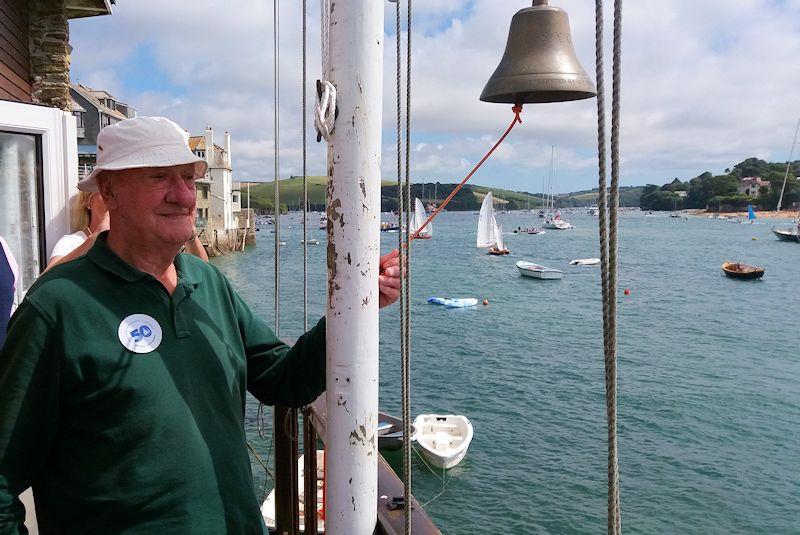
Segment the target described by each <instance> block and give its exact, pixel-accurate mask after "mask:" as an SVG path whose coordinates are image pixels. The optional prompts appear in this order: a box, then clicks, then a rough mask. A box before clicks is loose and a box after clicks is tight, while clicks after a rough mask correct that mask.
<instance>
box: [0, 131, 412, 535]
mask: <svg viewBox="0 0 800 535" xmlns="http://www.w3.org/2000/svg"><path fill="white" fill-rule="evenodd" d="M187 138H188V135H187V134H186V132H184V131H183V130H182V129H181V128H180V127H179V126H178V125H176V124H175V123H173V122H172V121H169V120H168V119H164V118H160V117H137V118H134V119H127V120H124V121H120V122H118V123H116V124H113V125H110V126H107V127H105V128H103V130H101V131H100V134H99V135H98V139H97V141H98V143H97V145H98V165H97V166H96V167H95V169H94V171H93V172H92V173H91V174H90V175H89V176H88V177H87V178H85V179H83V180H82V181H81V182H80V183H79V184H78V187H79V189H81V190H83V191H100V192H101V194H102V196H103V200H104V201H105V203H106V205H107V206H108V210H109V214H110V221H111V224H110V228H109V230H107V231H104V232H101V233H99V234H98V235H97V237H96V239H95V241H94V245H93V246H92V247H91V249H89V251H88V252H87V253H86V254H85V255H83V256H82V257H81V258H78V259H75V260H74V261H72V262H69V263H66V264H63V265H61V266H59V267H58V268H57V269H54V270H51V271H50V272H48V273H45V274H44V275H42V276H41V277H40V278H39V279H38V280H37V281H36V283H35V284H34V285H33V286H32V287H31V289H30V290H29V291H28V293H27V295H26V297H25V299H24V301H23V302H22V303H21V304H20V306H19V308H18V309H17V312H16V313H15V314H14V317H13V318H12V319H11V322H10V323H9V328H8V337H7V338H6V343H5V345H4V346H3V347H2V349H0V533H4V534H5V533H17V532H18V531H20V524H21V522H22V520H23V509H22V506H21V504H20V501H19V499H18V498H17V496H18V495H19V493H20V492H22V491H23V490H24V489H26V488H27V487H29V486H32V487H33V493H34V497H35V499H36V514H37V520H38V525H39V533H40V534H42V535H47V534H56V533H69V534H72V533H76V534H77V533H80V534H94V533H97V534H100V533H103V534H105V533H159V534H160V533H169V534H171V533H176V534H177V533H179V534H184V533H186V534H192V535H217V534H222V533H231V534H233V533H236V534H248V535H249V534H266V527H265V526H264V522H263V518H262V515H261V511H260V509H259V504H258V500H257V499H256V494H255V491H254V486H253V474H252V472H251V469H250V459H249V453H248V451H247V438H246V434H245V425H244V408H245V403H246V398H245V395H246V392H247V391H249V392H250V393H251V394H253V395H254V396H255V397H256V398H257V399H258V400H260V401H261V402H263V403H266V404H268V405H274V404H280V405H284V406H289V407H300V406H303V405H305V404H308V403H310V402H312V401H313V400H314V399H316V398H317V396H319V395H320V394H321V393H322V391H323V390H324V389H325V366H326V351H325V349H326V343H325V339H326V329H325V318H322V319H320V320H319V322H318V323H317V325H316V326H314V327H313V328H311V329H310V330H309V331H308V332H306V333H305V334H303V335H302V336H300V337H299V338H298V339H297V342H296V343H295V344H294V345H293V346H291V347H290V346H288V345H287V344H285V343H284V342H282V341H281V340H279V339H278V338H277V337H276V336H275V333H273V331H272V330H271V329H270V328H269V327H268V326H267V325H266V324H265V323H264V321H263V320H261V319H260V318H258V317H257V316H256V315H255V314H253V312H252V311H251V310H250V307H248V306H247V304H246V303H245V301H244V299H242V297H241V296H240V295H239V294H238V293H237V292H236V290H234V288H233V286H232V285H231V283H230V281H228V279H227V278H226V277H225V276H224V275H223V274H222V273H221V272H220V271H219V270H218V269H217V268H216V267H215V266H213V265H212V264H210V263H208V262H202V261H200V260H199V259H197V258H196V257H194V256H192V255H189V254H179V251H180V249H181V247H182V246H183V245H184V244H185V243H186V242H187V241H188V240H189V239H190V238H192V236H193V235H194V232H195V228H194V220H195V214H196V197H195V195H196V193H195V191H196V190H195V180H196V179H198V178H200V177H203V176H205V173H206V170H207V164H206V162H205V160H203V159H201V158H199V157H197V156H196V155H195V154H194V153H192V151H191V150H190V149H189V145H188V142H187ZM397 256H398V252H397V250H394V251H392V252H391V253H389V254H387V255H384V256H383V257H382V258H380V260H379V265H378V266H377V267H378V268H379V275H378V276H377V277H376V278H377V280H376V281H375V288H374V290H373V292H372V293H371V295H374V297H376V299H372V300H371V304H370V306H379V307H385V306H388V305H390V304H392V303H394V302H395V301H396V300H397V299H398V297H399V295H400V267H399V262H398V257H397ZM253 276H258V275H257V274H255V273H254V274H253ZM254 298H256V299H259V298H260V296H258V297H256V296H254ZM365 305H366V303H365Z"/></svg>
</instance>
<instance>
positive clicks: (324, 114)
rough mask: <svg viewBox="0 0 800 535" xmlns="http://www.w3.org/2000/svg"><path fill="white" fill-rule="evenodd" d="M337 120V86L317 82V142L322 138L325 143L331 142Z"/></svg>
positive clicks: (315, 117)
mask: <svg viewBox="0 0 800 535" xmlns="http://www.w3.org/2000/svg"><path fill="white" fill-rule="evenodd" d="M335 120H336V86H334V85H333V84H332V83H330V82H328V81H327V80H322V81H318V82H317V103H316V108H315V111H314V127H316V129H317V134H318V135H317V141H319V138H320V136H321V137H323V138H325V141H328V142H329V141H330V140H331V134H332V133H333V129H334V126H335V125H334V121H335Z"/></svg>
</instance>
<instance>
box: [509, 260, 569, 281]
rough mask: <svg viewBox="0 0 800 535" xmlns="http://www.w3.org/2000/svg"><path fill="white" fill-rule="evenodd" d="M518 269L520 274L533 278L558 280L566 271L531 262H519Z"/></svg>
mask: <svg viewBox="0 0 800 535" xmlns="http://www.w3.org/2000/svg"><path fill="white" fill-rule="evenodd" d="M517 269H518V270H519V273H520V275H522V276H524V277H530V278H532V279H544V280H557V279H562V278H564V272H563V271H561V270H560V269H553V268H549V267H545V266H540V265H539V264H533V263H531V262H517Z"/></svg>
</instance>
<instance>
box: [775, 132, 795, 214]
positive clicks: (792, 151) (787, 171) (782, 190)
mask: <svg viewBox="0 0 800 535" xmlns="http://www.w3.org/2000/svg"><path fill="white" fill-rule="evenodd" d="M798 130H800V118H798V119H797V126H796V127H795V129H794V139H792V148H791V149H789V161H788V162H787V163H786V174H785V175H783V186H781V196H780V198H779V199H778V207H777V208H775V211H776V212H780V211H781V203H783V192H784V191H786V179H787V178H789V169H790V168H791V166H792V157H793V156H794V146H795V145H796V144H797V131H798Z"/></svg>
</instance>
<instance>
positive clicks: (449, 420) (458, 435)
mask: <svg viewBox="0 0 800 535" xmlns="http://www.w3.org/2000/svg"><path fill="white" fill-rule="evenodd" d="M414 427H415V428H416V429H417V444H418V445H419V448H420V449H421V450H422V455H423V457H425V459H427V460H428V462H430V463H431V464H432V465H433V466H435V467H437V468H444V469H447V468H452V467H454V466H456V465H457V464H458V463H460V462H461V461H462V460H463V459H464V456H465V455H466V454H467V449H468V448H469V444H470V442H472V435H473V431H472V424H471V423H470V421H469V420H468V419H467V417H466V416H462V415H460V414H420V415H419V416H417V417H416V418H415V419H414Z"/></svg>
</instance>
